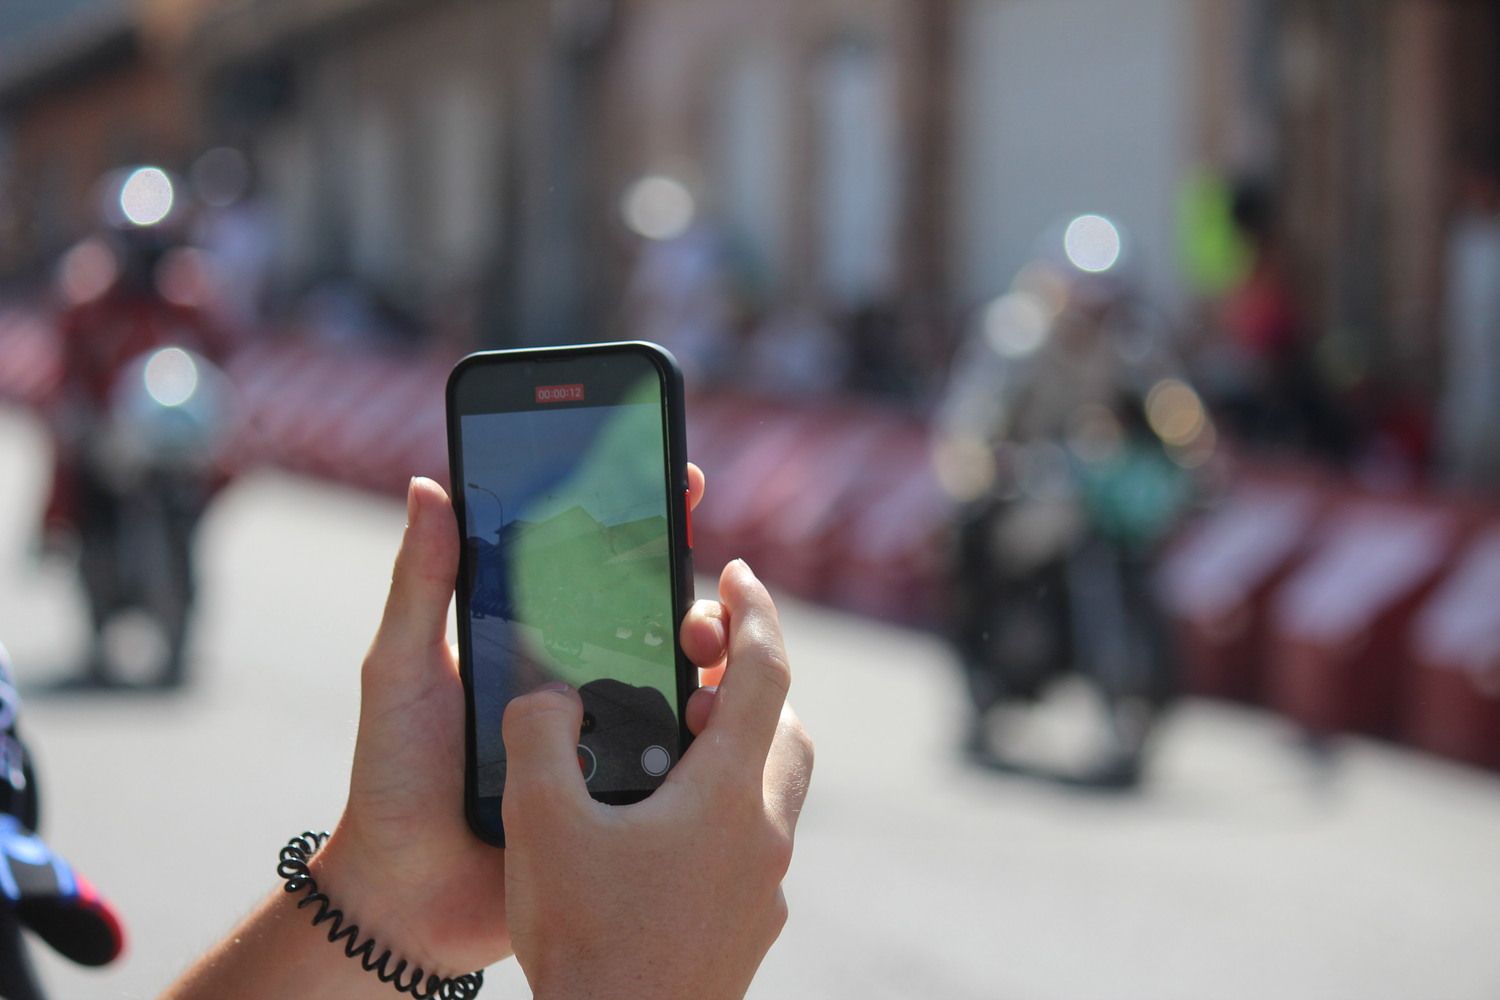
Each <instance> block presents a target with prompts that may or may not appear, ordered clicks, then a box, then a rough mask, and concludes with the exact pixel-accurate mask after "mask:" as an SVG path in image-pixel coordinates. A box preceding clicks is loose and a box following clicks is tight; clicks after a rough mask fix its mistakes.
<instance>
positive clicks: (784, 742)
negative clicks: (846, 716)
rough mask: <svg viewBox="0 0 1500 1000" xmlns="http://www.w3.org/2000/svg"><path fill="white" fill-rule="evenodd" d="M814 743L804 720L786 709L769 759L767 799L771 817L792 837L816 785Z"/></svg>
mask: <svg viewBox="0 0 1500 1000" xmlns="http://www.w3.org/2000/svg"><path fill="white" fill-rule="evenodd" d="M812 772H813V742H812V738H811V737H809V736H808V735H807V730H806V729H804V728H803V727H802V720H801V719H799V718H797V713H796V712H794V711H792V706H790V705H784V706H782V710H781V718H780V720H778V722H777V725H776V738H775V739H774V740H772V741H771V752H770V753H769V754H768V755H767V756H766V773H765V798H766V803H767V805H769V806H770V809H771V815H772V816H774V817H776V820H777V821H778V822H779V823H780V824H781V826H782V829H783V831H784V832H785V833H786V834H787V835H788V836H790V835H791V834H792V833H794V832H795V831H796V829H797V820H798V819H800V818H801V816H802V804H803V803H804V802H805V801H807V790H808V788H809V787H810V786H811V785H812Z"/></svg>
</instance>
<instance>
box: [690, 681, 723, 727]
mask: <svg viewBox="0 0 1500 1000" xmlns="http://www.w3.org/2000/svg"><path fill="white" fill-rule="evenodd" d="M718 693H719V689H718V688H715V687H701V688H699V689H698V690H696V691H694V692H693V693H692V694H691V695H689V696H688V702H687V710H686V711H684V712H683V713H682V717H683V719H684V721H686V722H687V727H688V732H690V733H692V734H693V735H694V736H702V735H703V730H704V729H705V728H706V727H707V726H708V717H709V716H710V715H711V714H713V710H714V699H715V698H716V697H717V696H718Z"/></svg>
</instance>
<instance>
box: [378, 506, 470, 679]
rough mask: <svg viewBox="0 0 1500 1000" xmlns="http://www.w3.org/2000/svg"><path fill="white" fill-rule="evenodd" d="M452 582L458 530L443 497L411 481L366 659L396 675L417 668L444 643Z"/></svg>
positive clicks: (456, 576) (456, 571) (456, 557)
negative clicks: (402, 526) (386, 592)
mask: <svg viewBox="0 0 1500 1000" xmlns="http://www.w3.org/2000/svg"><path fill="white" fill-rule="evenodd" d="M457 578H458V531H457V529H456V528H455V526H454V521H453V507H452V506H451V505H450V504H449V502H448V494H447V493H445V492H444V491H443V488H442V487H441V486H439V485H438V484H437V483H435V482H433V481H432V480H431V479H423V478H420V477H419V478H416V479H413V480H412V481H411V485H410V486H409V487H408V489H407V493H406V534H405V535H404V536H403V537H402V539H401V550H400V551H399V552H398V553H397V554H396V566H395V569H394V570H392V572H391V591H390V596H389V597H387V598H386V602H385V614H384V616H383V617H382V618H381V620H380V630H379V631H378V632H376V634H375V643H374V645H373V647H372V649H371V660H374V661H378V662H379V663H380V664H382V665H383V666H387V667H389V669H392V670H396V671H400V670H403V669H411V670H416V669H419V668H420V666H421V664H422V663H423V662H424V657H425V656H426V654H427V653H428V652H429V651H430V650H431V649H432V647H433V646H435V645H442V644H443V643H445V642H446V640H447V633H448V605H449V603H451V602H452V600H453V586H454V582H455V581H456V580H457Z"/></svg>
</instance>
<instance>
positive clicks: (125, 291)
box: [48, 167, 232, 686]
mask: <svg viewBox="0 0 1500 1000" xmlns="http://www.w3.org/2000/svg"><path fill="white" fill-rule="evenodd" d="M104 190H105V192H106V197H105V213H104V216H105V222H106V224H105V226H104V227H103V228H102V229H101V231H100V232H99V233H98V234H96V235H95V236H94V237H91V238H90V239H88V240H85V241H84V242H83V243H81V244H80V245H79V246H77V247H75V248H74V249H73V250H70V251H69V252H68V254H67V255H65V256H64V258H63V260H62V262H61V265H60V267H59V280H58V284H59V291H60V294H61V297H62V299H63V301H64V304H65V308H64V309H63V311H62V313H61V319H60V329H61V334H62V342H63V357H64V366H63V367H64V378H63V385H62V388H61V390H60V393H59V399H58V400H57V403H56V405H55V406H54V408H53V431H54V439H55V441H56V445H57V456H58V458H57V469H56V473H55V478H54V483H55V485H54V493H53V498H52V500H51V501H50V502H49V516H48V520H49V522H58V521H61V522H63V523H69V522H71V524H72V526H73V529H74V531H75V532H76V535H77V538H78V549H79V568H80V575H81V577H82V582H83V585H84V591H85V594H86V596H87V599H88V605H89V610H90V615H91V618H92V624H93V637H92V643H91V649H90V652H89V657H88V661H87V664H86V668H85V674H84V677H83V678H82V681H83V683H85V684H88V685H91V686H104V685H110V684H113V683H116V682H117V678H116V676H115V674H116V671H115V669H114V664H113V663H112V662H111V656H110V649H109V645H110V644H109V643H108V642H107V641H106V640H107V637H108V636H107V634H108V632H109V630H110V628H111V626H112V625H113V624H114V623H115V622H116V621H117V620H119V619H120V618H121V616H122V615H125V614H127V613H131V612H140V613H143V614H144V616H145V618H146V620H147V621H148V622H149V623H150V624H151V625H152V626H153V628H154V630H155V631H156V633H157V639H158V642H157V643H156V645H157V646H158V648H159V649H160V656H159V657H158V658H157V659H158V660H159V663H158V664H157V665H156V666H157V670H156V679H157V680H158V682H159V683H161V684H163V685H168V686H171V685H176V684H179V683H181V682H182V680H183V678H184V674H185V653H186V643H187V629H188V622H189V618H190V614H191V609H192V605H193V599H194V592H195V586H194V578H193V568H192V543H193V536H194V533H195V529H196V527H197V524H198V522H199V520H200V519H201V517H202V515H203V513H204V511H205V509H206V508H207V505H208V501H209V498H210V497H211V496H212V494H213V493H214V491H215V490H216V489H217V488H218V487H219V486H221V485H222V483H223V479H224V476H223V474H222V472H221V469H222V468H223V463H222V462H221V459H222V457H223V455H222V453H223V450H224V445H225V443H226V441H227V439H228V435H229V432H230V426H231V423H230V422H231V417H232V406H231V392H230V387H229V383H228V380H227V379H226V378H225V376H224V375H223V374H222V372H220V371H219V370H218V368H217V367H216V366H215V365H214V364H213V363H212V361H211V360H210V356H211V355H212V354H213V353H215V351H216V350H217V348H218V347H219V345H220V344H221V342H222V337H221V335H220V334H219V333H218V332H217V331H216V330H215V328H214V325H213V323H212V322H211V320H210V319H209V318H208V316H209V311H208V310H206V309H205V308H203V302H202V301H201V300H202V297H203V295H204V294H206V287H207V283H206V278H205V275H204V273H203V268H202V267H201V266H200V262H199V261H198V260H197V258H196V257H195V254H196V251H193V250H192V249H191V248H190V247H187V246H186V245H184V244H183V243H182V242H181V241H180V240H179V239H178V234H177V230H178V228H179V227H175V226H174V225H173V224H172V219H173V217H174V216H173V210H174V207H173V206H174V200H173V195H172V191H173V187H172V182H171V179H170V177H168V176H167V175H166V174H165V172H163V171H160V170H158V169H156V168H149V167H143V168H137V169H136V170H134V171H129V172H123V173H122V174H121V175H117V176H116V177H114V178H111V179H109V180H107V182H106V183H105V185H104Z"/></svg>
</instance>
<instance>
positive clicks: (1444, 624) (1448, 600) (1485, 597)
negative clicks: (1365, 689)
mask: <svg viewBox="0 0 1500 1000" xmlns="http://www.w3.org/2000/svg"><path fill="white" fill-rule="evenodd" d="M1403 708H1404V711H1403V712H1402V718H1401V733H1402V736H1403V737H1404V738H1405V739H1407V740H1409V741H1410V742H1411V743H1413V744H1414V745H1416V746H1419V747H1422V748H1423V749H1426V750H1430V751H1432V752H1433V753H1438V754H1442V755H1444V756H1446V757H1452V758H1454V759H1455V760H1460V761H1465V762H1467V763H1470V764H1478V765H1480V766H1483V767H1491V768H1496V769H1500V526H1495V525H1491V526H1490V527H1489V528H1488V529H1486V530H1485V531H1484V532H1483V533H1482V534H1480V535H1478V536H1477V538H1476V539H1475V541H1474V542H1473V543H1472V544H1470V545H1468V546H1466V547H1465V552H1464V553H1463V555H1462V557H1461V558H1460V561H1459V563H1458V566H1457V568H1456V569H1455V570H1454V572H1453V574H1452V575H1451V576H1450V577H1449V578H1448V579H1447V580H1446V581H1445V582H1444V583H1443V584H1442V585H1441V586H1440V587H1439V588H1438V589H1437V591H1436V592H1435V593H1434V594H1433V596H1432V599H1431V600H1430V601H1428V602H1427V604H1426V605H1424V606H1423V608H1422V610H1421V611H1420V612H1419V613H1418V615H1417V618H1416V620H1415V621H1414V623H1413V625H1412V632H1411V684H1410V696H1409V697H1408V698H1407V699H1406V700H1405V703H1404V706H1403Z"/></svg>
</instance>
